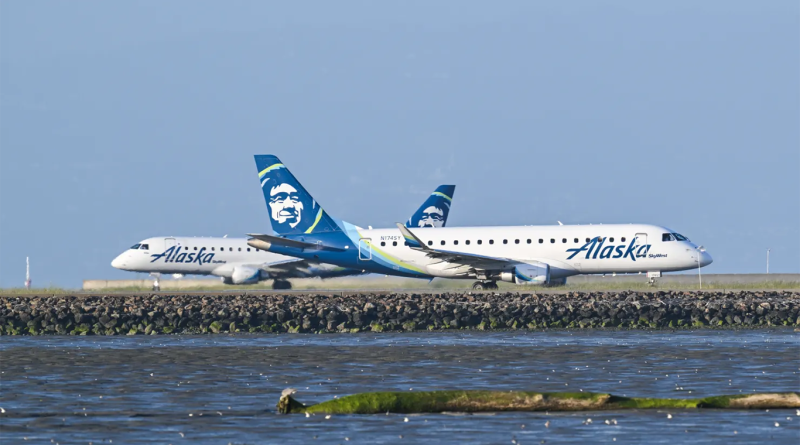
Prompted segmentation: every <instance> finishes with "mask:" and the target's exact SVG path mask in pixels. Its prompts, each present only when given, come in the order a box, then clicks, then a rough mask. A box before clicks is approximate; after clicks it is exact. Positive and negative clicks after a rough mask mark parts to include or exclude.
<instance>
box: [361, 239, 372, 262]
mask: <svg viewBox="0 0 800 445" xmlns="http://www.w3.org/2000/svg"><path fill="white" fill-rule="evenodd" d="M371 241H372V239H371V238H361V239H360V240H358V259H359V261H369V260H371V259H372V244H370V243H371Z"/></svg>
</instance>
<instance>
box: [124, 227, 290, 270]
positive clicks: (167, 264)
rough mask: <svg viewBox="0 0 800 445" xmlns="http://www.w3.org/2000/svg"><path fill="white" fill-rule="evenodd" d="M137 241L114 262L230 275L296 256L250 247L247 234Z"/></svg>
mask: <svg viewBox="0 0 800 445" xmlns="http://www.w3.org/2000/svg"><path fill="white" fill-rule="evenodd" d="M137 245H138V246H139V247H138V248H136V249H133V248H131V249H128V250H126V251H125V252H123V253H121V254H120V255H119V256H117V257H116V258H114V260H113V261H112V262H111V266H113V267H115V268H117V269H121V270H127V271H131V272H147V273H164V274H184V275H216V276H220V277H226V276H230V273H231V271H232V269H233V267H235V266H253V267H257V266H260V265H263V264H271V263H276V262H280V261H287V260H294V258H293V257H287V256H285V255H280V254H277V253H272V252H266V251H263V250H258V249H256V248H254V247H250V246H248V245H247V239H246V238H211V237H153V238H148V239H146V240H144V241H141V242H139V243H137Z"/></svg>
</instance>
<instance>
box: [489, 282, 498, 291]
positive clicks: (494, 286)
mask: <svg viewBox="0 0 800 445" xmlns="http://www.w3.org/2000/svg"><path fill="white" fill-rule="evenodd" d="M487 284H488V286H489V287H487V289H491V290H497V289H500V288H499V287H498V286H497V283H496V282H494V281H492V282H489V283H487Z"/></svg>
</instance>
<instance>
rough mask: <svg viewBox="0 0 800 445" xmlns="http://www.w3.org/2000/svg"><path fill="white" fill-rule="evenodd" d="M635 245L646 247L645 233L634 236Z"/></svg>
mask: <svg viewBox="0 0 800 445" xmlns="http://www.w3.org/2000/svg"><path fill="white" fill-rule="evenodd" d="M636 245H637V246H646V245H647V234H646V233H637V234H636ZM637 250H638V249H637Z"/></svg>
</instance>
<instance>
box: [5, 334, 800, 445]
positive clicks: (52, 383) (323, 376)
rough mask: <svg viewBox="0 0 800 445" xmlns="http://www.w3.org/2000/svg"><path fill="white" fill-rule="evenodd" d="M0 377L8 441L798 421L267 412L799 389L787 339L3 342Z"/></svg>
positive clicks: (386, 435)
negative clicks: (512, 395)
mask: <svg viewBox="0 0 800 445" xmlns="http://www.w3.org/2000/svg"><path fill="white" fill-rule="evenodd" d="M0 372H2V374H0V389H1V391H0V407H2V408H3V410H5V413H3V414H0V421H1V423H0V440H2V442H3V443H19V442H25V440H27V442H25V443H51V441H52V442H53V443H56V442H57V443H94V444H99V443H153V442H157V443H175V444H178V443H231V442H232V443H278V442H280V443H309V442H319V443H389V442H391V443H420V442H422V441H426V442H428V441H432V442H428V443H435V442H437V441H447V442H480V443H508V444H513V443H523V444H525V443H574V442H577V441H585V442H587V443H589V442H591V443H603V442H609V443H612V442H613V443H641V442H642V441H645V440H646V441H647V442H649V443H651V444H657V443H665V444H666V443H678V442H692V443H694V444H702V443H734V442H739V443H758V442H761V443H766V442H770V443H790V444H797V443H800V417H798V416H797V415H796V414H798V413H796V412H795V410H770V411H765V410H758V411H724V410H702V411H689V410H686V411H673V412H670V413H667V411H618V412H593V413H550V414H546V413H501V414H487V415H447V414H424V415H413V416H404V415H394V414H392V415H369V416H367V415H358V416H357V415H353V416H333V417H332V418H330V419H327V420H326V419H325V418H324V417H323V416H313V417H310V418H306V417H305V416H302V415H299V416H298V415H290V416H280V415H277V414H275V411H274V407H275V404H276V403H277V401H278V398H279V396H280V392H281V390H283V389H284V388H287V387H293V388H297V389H298V394H297V395H296V397H297V399H298V400H300V401H302V402H305V403H316V402H321V401H324V400H327V399H329V398H333V397H337V396H344V395H347V394H352V393H355V392H362V391H379V390H393V391H412V390H413V391H419V390H436V389H509V390H510V389H518V390H533V391H563V390H569V391H581V390H582V391H596V392H611V393H614V394H618V395H628V396H652V397H703V396H707V395H719V394H738V393H752V392H754V391H755V392H765V391H798V390H800V334H798V333H796V332H793V331H792V330H790V329H779V330H748V331H731V330H726V331H711V330H702V331H695V332H691V331H681V332H665V331H660V332H642V331H604V330H603V331H592V330H586V331H557V332H549V331H548V332H527V331H526V332H499V333H498V332H494V333H483V332H481V333H477V332H469V333H457V332H452V333H448V332H435V333H411V334H355V335H286V334H283V335H230V336H225V335H213V336H150V337H143V336H135V337H18V338H10V337H2V338H0ZM667 414H671V415H672V418H671V419H668V418H667ZM405 418H408V421H407V422H406V421H405ZM587 418H591V419H592V422H591V423H589V424H586V419H587ZM611 419H614V420H616V421H617V424H616V425H614V424H613V423H612V424H611V425H607V424H606V423H605V421H606V420H609V422H610V421H611ZM548 421H549V427H545V422H548ZM776 422H777V423H778V425H779V426H775V424H776ZM512 441H515V442H512ZM543 441H544V442H543Z"/></svg>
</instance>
